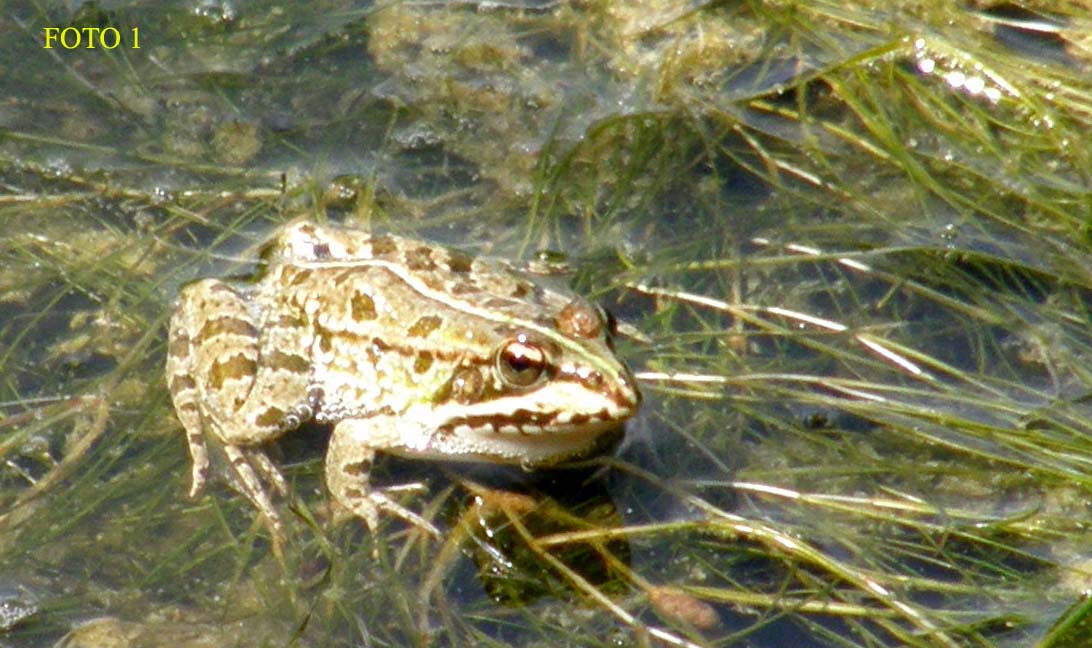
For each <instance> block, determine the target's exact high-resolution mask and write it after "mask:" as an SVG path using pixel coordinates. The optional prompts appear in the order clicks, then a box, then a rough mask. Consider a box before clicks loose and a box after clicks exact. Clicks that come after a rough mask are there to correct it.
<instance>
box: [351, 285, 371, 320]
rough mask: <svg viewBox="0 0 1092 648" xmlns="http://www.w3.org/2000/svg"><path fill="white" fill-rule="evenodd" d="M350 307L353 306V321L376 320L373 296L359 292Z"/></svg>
mask: <svg viewBox="0 0 1092 648" xmlns="http://www.w3.org/2000/svg"><path fill="white" fill-rule="evenodd" d="M350 305H351V306H352V316H353V321H356V322H364V321H367V320H373V319H375V316H376V312H375V300H374V299H372V297H371V295H367V294H365V293H362V292H359V291H358V292H355V293H353V298H352V300H351V301H350Z"/></svg>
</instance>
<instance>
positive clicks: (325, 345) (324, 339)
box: [318, 332, 334, 353]
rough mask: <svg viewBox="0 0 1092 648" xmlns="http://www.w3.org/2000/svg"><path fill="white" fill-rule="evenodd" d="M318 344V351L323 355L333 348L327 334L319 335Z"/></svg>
mask: <svg viewBox="0 0 1092 648" xmlns="http://www.w3.org/2000/svg"><path fill="white" fill-rule="evenodd" d="M318 344H319V349H321V350H322V352H323V353H329V352H330V349H332V348H333V347H334V345H333V343H332V342H331V341H330V335H329V333H325V332H324V333H320V334H319V336H318Z"/></svg>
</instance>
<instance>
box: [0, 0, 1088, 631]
mask: <svg viewBox="0 0 1092 648" xmlns="http://www.w3.org/2000/svg"><path fill="white" fill-rule="evenodd" d="M47 4H50V6H44V4H43V3H24V2H15V3H10V4H8V5H6V6H5V8H4V9H2V10H0V24H3V26H4V28H5V29H4V33H5V34H8V35H9V38H7V39H4V40H3V41H0V70H3V74H0V87H2V88H3V93H2V96H3V97H4V98H3V99H0V180H2V185H0V377H2V378H0V449H2V458H3V462H2V464H0V483H2V484H3V488H2V489H0V573H2V574H3V580H2V581H0V631H2V632H3V634H0V644H2V643H4V642H11V643H13V645H14V644H18V645H28V646H29V645H35V646H52V645H60V646H70V647H72V648H75V647H77V646H92V645H107V643H108V642H112V643H109V645H118V646H130V645H131V646H145V645H167V644H169V645H180V646H206V645H210V646H211V645H216V646H220V645H240V646H252V645H253V646H264V645H299V646H353V645H469V644H473V645H483V644H484V645H507V644H514V645H558V643H562V644H565V645H589V646H592V645H594V646H599V645H619V646H627V645H637V646H640V645H679V646H693V645H697V646H705V645H746V646H780V645H809V646H896V645H897V646H904V645H911V646H1029V645H1038V646H1041V647H1042V648H1065V647H1069V646H1073V647H1076V646H1082V645H1085V644H1084V642H1085V641H1086V639H1085V638H1086V637H1087V636H1088V635H1089V633H1090V632H1092V611H1090V610H1092V606H1090V604H1089V597H1088V592H1089V591H1092V553H1090V551H1089V548H1090V547H1092V531H1090V529H1089V525H1090V521H1092V423H1090V421H1092V401H1090V399H1089V397H1090V395H1092V373H1090V369H1089V367H1092V362H1090V359H1092V344H1090V339H1092V338H1090V336H1089V334H1088V330H1089V329H1088V323H1089V310H1090V308H1092V256H1090V254H1089V252H1090V250H1092V243H1090V233H1089V229H1088V228H1089V223H1092V193H1090V187H1092V183H1090V178H1089V174H1090V173H1092V146H1090V145H1089V143H1088V136H1087V134H1088V131H1089V127H1090V126H1092V82H1090V81H1089V79H1092V74H1090V73H1089V72H1090V69H1089V68H1090V63H1092V41H1090V40H1089V37H1088V34H1090V33H1092V19H1090V18H1089V16H1090V15H1092V5H1089V4H1088V3H1087V2H1086V1H1084V0H1081V1H1077V0H1073V1H1067V2H1043V1H1040V2H998V3H990V2H967V3H950V2H892V3H880V4H881V7H882V8H877V7H876V6H875V5H876V3H866V2H856V3H845V2H808V3H794V2H787V1H786V2H777V1H771V2H759V1H757V0H754V1H742V0H741V1H738V2H696V1H692V0H641V1H640V2H627V3H614V2H596V1H589V2H575V1H574V2H550V1H544V0H512V1H510V2H485V1H484V0H483V1H481V2H473V1H471V2H460V3H451V4H450V5H447V4H444V3H417V2H414V3H409V2H383V3H339V2H333V1H328V2H319V3H308V4H306V5H304V4H302V3H296V4H293V3H266V2H255V3H246V4H245V5H244V3H238V4H233V3H226V2H225V3H215V2H207V1H204V0H199V1H194V2H187V3H178V4H177V5H172V6H169V7H161V6H154V5H148V6H146V5H144V4H141V3H132V4H131V5H130V6H126V5H125V4H124V3H109V8H105V7H99V6H97V5H96V4H94V3H85V4H83V5H82V6H80V7H78V8H77V9H74V10H73V9H71V8H70V7H69V3H47ZM134 25H135V26H139V27H140V33H141V48H140V49H131V48H126V47H119V48H116V49H112V50H103V49H98V50H70V51H66V50H63V49H60V50H58V49H52V50H46V49H44V48H42V47H41V40H40V37H39V35H40V34H41V31H42V29H43V28H44V27H46V26H61V27H63V26H99V27H103V26H116V27H117V28H119V29H125V28H129V27H131V26H134ZM301 214H303V215H307V216H309V217H311V218H314V219H317V220H322V219H330V220H336V221H344V222H349V223H353V224H356V225H358V226H362V227H371V228H375V229H377V230H383V231H393V232H397V233H402V234H410V235H413V236H418V237H421V238H430V239H435V240H439V241H442V242H447V243H450V244H453V245H456V246H458V247H460V248H462V249H464V250H467V251H471V252H476V253H483V254H490V255H498V256H505V257H512V258H524V259H531V258H533V257H535V255H536V254H537V255H538V256H539V259H540V260H547V261H553V260H555V259H556V258H557V257H558V256H560V255H563V257H564V260H565V262H566V265H567V266H568V268H569V270H570V275H569V277H570V279H571V280H572V282H573V283H574V285H575V286H576V287H577V289H578V290H580V291H581V292H583V293H585V294H588V295H592V296H593V297H595V298H596V299H598V300H599V301H601V302H602V303H604V305H605V306H606V307H607V308H608V309H609V310H611V311H612V312H613V313H614V315H615V316H616V317H617V318H618V320H619V322H620V331H621V333H622V336H623V339H621V340H619V347H620V353H621V354H622V355H623V356H624V357H625V358H627V360H628V362H629V364H630V366H631V367H632V368H633V369H634V370H635V372H636V373H637V374H638V378H639V380H640V381H641V384H642V389H643V392H644V395H645V404H644V406H643V409H642V411H641V413H640V414H639V415H638V417H637V418H636V419H635V420H634V421H632V422H631V423H630V424H629V426H628V427H627V431H626V438H625V440H624V441H623V442H622V444H621V445H620V446H619V447H618V449H617V450H616V451H614V452H613V453H611V454H610V455H608V456H605V457H601V458H598V459H595V460H593V461H589V462H587V463H586V464H583V465H581V466H577V467H575V468H574V469H572V470H566V471H559V472H551V473H546V474H535V475H522V474H519V471H516V474H509V473H503V474H499V475H498V474H494V473H492V472H490V471H482V470H481V469H480V468H478V469H474V470H472V471H470V472H467V471H466V470H464V468H462V467H458V466H445V465H442V464H441V465H435V464H429V463H425V462H412V461H404V460H395V459H384V460H382V461H380V462H379V464H378V466H377V473H378V479H379V481H380V482H381V483H382V482H384V481H386V482H388V483H399V482H403V481H406V477H407V475H408V476H409V478H410V479H416V480H421V481H423V482H425V483H427V484H428V485H429V490H428V491H427V493H425V494H423V495H421V494H418V495H413V496H409V497H407V499H406V504H407V505H408V506H410V507H411V508H413V510H416V511H422V512H423V514H424V515H425V516H426V517H427V518H429V519H430V520H432V521H433V522H434V523H435V524H436V525H437V526H439V527H441V528H442V529H444V530H445V531H446V537H445V539H444V540H442V541H439V542H438V541H436V540H433V539H430V538H428V537H424V536H422V535H420V534H419V533H418V532H416V531H414V530H413V529H409V528H407V527H405V526H404V525H402V524H401V523H399V522H398V521H397V520H385V521H384V524H383V529H382V532H381V533H378V534H375V535H369V534H367V533H366V532H365V531H364V529H363V528H362V526H361V525H359V524H355V523H352V522H346V523H340V524H338V523H335V522H334V521H333V520H332V519H331V518H332V516H331V514H330V511H328V510H327V494H326V493H325V492H324V490H323V488H322V485H321V484H322V482H321V474H322V466H321V456H322V446H323V444H324V443H325V439H324V432H325V431H324V430H322V429H308V430H305V431H303V432H300V433H298V434H294V435H290V436H289V437H287V438H286V439H284V440H283V441H282V442H281V443H279V444H278V445H279V447H278V449H277V450H278V452H279V457H278V458H277V462H278V464H279V465H281V466H283V467H284V468H285V472H286V475H287V476H288V477H289V479H290V481H291V482H292V494H291V496H290V497H289V498H286V499H284V500H281V501H279V505H280V506H282V507H283V509H284V511H285V518H288V519H290V520H291V522H292V527H293V532H292V538H291V539H290V541H289V543H288V545H287V546H286V549H285V552H284V554H285V555H284V557H283V560H277V559H276V558H275V557H274V556H273V554H272V552H271V547H270V542H269V538H268V536H267V533H266V530H265V528H264V527H263V526H262V524H261V522H260V521H259V520H257V519H256V518H255V516H254V512H253V511H252V510H251V509H250V507H249V505H248V504H247V502H246V500H245V498H243V497H242V496H240V495H238V494H237V493H235V492H234V491H232V490H231V489H230V487H228V486H227V485H226V484H225V483H224V480H222V479H221V480H217V484H216V485H215V486H214V487H213V488H211V489H210V492H209V493H208V494H207V495H206V496H205V497H202V498H200V499H197V500H190V499H188V498H186V496H185V495H186V491H187V489H188V487H189V483H188V479H189V472H188V461H189V460H188V457H187V455H186V449H185V443H184V441H183V438H182V435H181V428H180V425H179V424H178V423H177V421H176V420H175V419H174V417H173V415H172V413H171V411H170V408H169V404H168V398H167V390H166V386H165V385H164V382H163V358H164V354H165V338H166V335H165V322H166V318H167V316H168V314H169V311H170V303H171V300H172V298H173V296H174V295H175V294H176V292H177V289H178V287H179V286H180V285H181V284H183V283H185V282H186V281H189V280H192V279H193V278H195V277H199V276H218V275H230V274H246V273H248V272H251V271H252V270H253V269H254V266H255V263H256V262H257V252H256V251H257V248H258V246H259V244H260V243H261V241H262V240H263V239H264V237H265V236H266V235H267V234H268V233H269V232H270V231H272V229H273V228H274V227H275V226H276V224H278V223H281V222H284V221H286V220H289V219H292V218H296V217H298V216H300V215H301ZM558 253H560V255H559V254H558ZM559 637H560V640H559Z"/></svg>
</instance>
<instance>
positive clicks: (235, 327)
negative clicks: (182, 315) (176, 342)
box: [193, 315, 258, 344]
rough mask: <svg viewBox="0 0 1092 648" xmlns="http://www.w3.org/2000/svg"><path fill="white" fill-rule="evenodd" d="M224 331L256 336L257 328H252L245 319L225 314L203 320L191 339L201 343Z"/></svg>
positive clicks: (222, 333) (195, 342) (250, 336)
mask: <svg viewBox="0 0 1092 648" xmlns="http://www.w3.org/2000/svg"><path fill="white" fill-rule="evenodd" d="M225 333H230V334H234V335H242V336H244V337H249V338H257V337H258V329H256V328H254V325H253V324H251V323H250V322H248V321H246V320H245V319H242V318H239V317H235V316H231V315H229V316H227V317H217V318H216V319H213V320H209V321H207V322H205V325H204V326H202V327H201V330H200V332H198V333H197V337H195V338H194V339H193V343H194V344H201V343H203V342H205V341H206V340H208V339H210V338H214V337H217V336H220V335H224V334H225Z"/></svg>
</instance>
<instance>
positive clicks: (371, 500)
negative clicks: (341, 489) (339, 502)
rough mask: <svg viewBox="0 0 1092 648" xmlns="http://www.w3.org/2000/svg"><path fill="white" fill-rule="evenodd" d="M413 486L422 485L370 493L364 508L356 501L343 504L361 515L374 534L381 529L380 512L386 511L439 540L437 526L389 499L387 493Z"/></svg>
mask: <svg viewBox="0 0 1092 648" xmlns="http://www.w3.org/2000/svg"><path fill="white" fill-rule="evenodd" d="M413 486H418V487H421V486H422V485H421V484H402V485H399V486H393V487H391V488H386V489H383V490H381V491H379V490H372V491H368V493H367V496H366V498H365V500H364V505H363V507H361V506H360V503H358V502H355V501H353V502H343V504H345V505H347V506H349V508H350V510H352V511H353V513H355V514H356V515H359V516H360V517H362V518H364V522H365V524H367V525H368V530H369V531H371V532H372V533H375V532H376V529H378V527H379V511H380V510H384V511H386V512H388V513H391V514H393V515H396V516H398V517H400V518H402V519H403V520H405V521H406V522H409V523H410V524H412V525H413V526H415V527H417V528H419V529H421V530H422V531H424V532H426V533H428V534H429V535H431V536H432V537H434V538H439V537H440V530H439V529H437V528H436V527H435V526H433V524H432V523H431V522H429V521H428V520H426V519H425V518H423V517H421V516H420V515H418V514H416V513H414V512H413V511H411V510H409V509H408V508H406V507H404V506H402V505H401V504H399V503H398V502H395V501H394V500H392V499H391V498H389V497H387V493H389V492H393V491H405V490H410V488H407V487H413ZM412 490H419V489H418V488H413V489H412Z"/></svg>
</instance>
